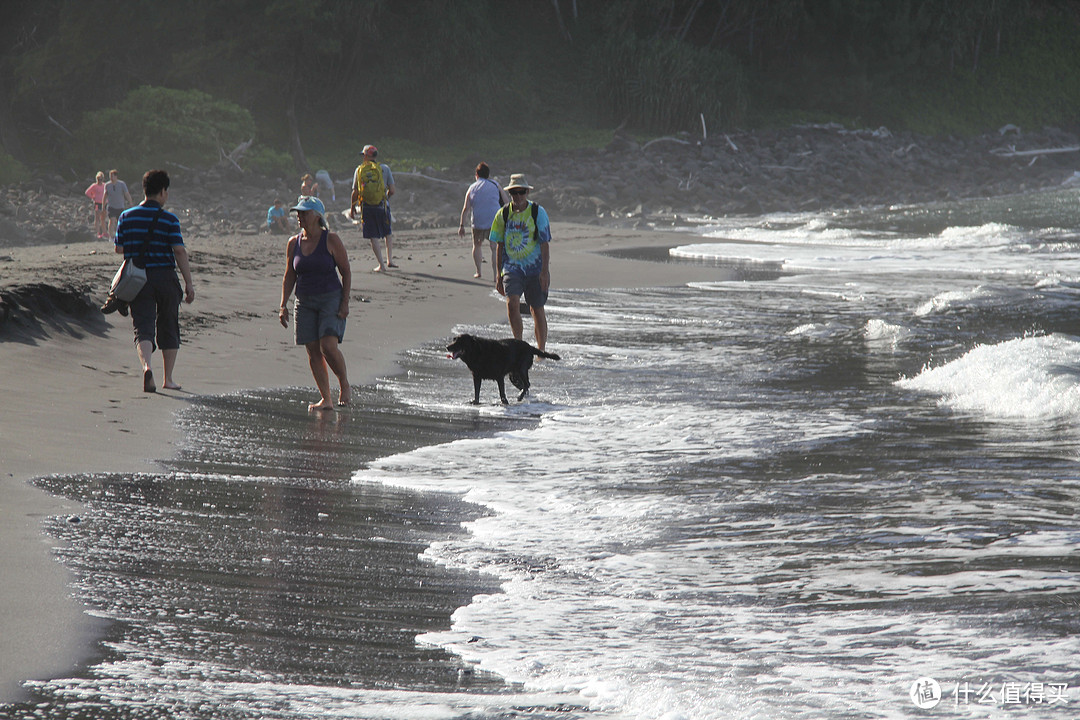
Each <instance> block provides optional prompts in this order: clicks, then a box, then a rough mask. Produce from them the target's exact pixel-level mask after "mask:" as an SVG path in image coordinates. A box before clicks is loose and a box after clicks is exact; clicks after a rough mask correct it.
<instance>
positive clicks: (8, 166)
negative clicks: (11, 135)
mask: <svg viewBox="0 0 1080 720" xmlns="http://www.w3.org/2000/svg"><path fill="white" fill-rule="evenodd" d="M29 177H30V175H29V173H28V172H27V171H26V167H25V166H24V165H23V164H22V163H21V162H19V161H18V160H16V159H15V158H13V157H11V156H10V155H8V154H7V153H6V152H4V151H3V150H0V185H10V184H12V183H17V182H22V181H23V180H28V179H29Z"/></svg>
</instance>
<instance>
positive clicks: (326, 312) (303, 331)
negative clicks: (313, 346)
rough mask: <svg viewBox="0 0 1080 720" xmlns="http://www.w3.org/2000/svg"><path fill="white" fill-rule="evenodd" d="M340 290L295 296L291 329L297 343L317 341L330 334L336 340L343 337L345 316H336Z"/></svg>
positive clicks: (303, 343) (340, 339) (304, 343)
mask: <svg viewBox="0 0 1080 720" xmlns="http://www.w3.org/2000/svg"><path fill="white" fill-rule="evenodd" d="M341 292H342V291H341V289H340V288H339V289H337V290H333V291H331V292H328V293H322V294H319V295H305V296H303V297H300V296H299V295H297V296H296V304H295V305H293V315H294V317H295V320H294V325H293V329H294V332H295V334H296V344H297V345H307V344H308V343H313V342H318V341H319V340H322V339H323V338H324V337H329V336H331V335H333V336H336V337H337V339H338V342H341V341H343V340H344V339H345V318H340V317H338V309H339V308H340V307H341Z"/></svg>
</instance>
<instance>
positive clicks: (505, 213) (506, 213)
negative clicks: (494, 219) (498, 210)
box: [502, 200, 540, 235]
mask: <svg viewBox="0 0 1080 720" xmlns="http://www.w3.org/2000/svg"><path fill="white" fill-rule="evenodd" d="M512 205H513V203H512V202H509V203H506V205H504V206H503V209H502V221H503V230H504V231H505V229H506V221H507V220H509V219H510V208H511V206H512ZM529 209H530V210H531V211H532V219H533V228H534V230H535V232H536V234H537V235H539V234H540V225H539V224H538V223H537V221H536V218H537V217H539V215H540V205H538V204H537V203H534V202H533V201H532V200H530V201H529Z"/></svg>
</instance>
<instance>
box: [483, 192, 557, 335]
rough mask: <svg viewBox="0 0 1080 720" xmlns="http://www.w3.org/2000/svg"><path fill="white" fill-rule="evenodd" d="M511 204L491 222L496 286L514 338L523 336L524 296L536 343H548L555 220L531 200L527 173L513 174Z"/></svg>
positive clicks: (500, 211) (496, 214)
mask: <svg viewBox="0 0 1080 720" xmlns="http://www.w3.org/2000/svg"><path fill="white" fill-rule="evenodd" d="M503 189H504V190H506V192H508V193H510V204H509V205H508V206H506V207H504V208H503V209H501V210H499V212H497V213H495V218H494V219H493V220H492V223H491V235H490V240H491V241H492V242H493V243H495V244H496V248H497V253H496V262H497V267H498V268H499V269H500V272H499V273H498V274H497V275H496V276H495V289H496V290H498V291H499V294H500V295H505V296H506V316H507V318H508V319H509V320H510V329H511V330H513V332H514V337H515V338H517V339H518V340H520V339H521V334H522V322H521V296H522V295H524V296H525V302H526V303H528V305H529V312H530V313H531V314H532V318H533V331H534V333H535V334H536V346H537V347H538V348H540V349H541V350H543V349H544V346H545V345H547V330H548V328H547V315H546V314H545V313H544V304H545V303H546V302H547V296H548V288H549V287H550V286H551V276H550V274H549V272H548V256H549V245H550V242H551V223H550V222H549V221H548V215H547V211H545V210H544V208H542V207H540V206H539V205H537V204H536V203H534V202H532V201H530V200H529V191H530V190H532V186H531V185H529V183H528V182H526V180H525V176H524V175H520V174H518V175H511V176H510V184H509V185H507V186H506V187H505V188H503Z"/></svg>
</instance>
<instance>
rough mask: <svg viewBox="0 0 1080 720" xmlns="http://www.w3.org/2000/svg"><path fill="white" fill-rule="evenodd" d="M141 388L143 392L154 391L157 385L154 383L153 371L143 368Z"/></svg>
mask: <svg viewBox="0 0 1080 720" xmlns="http://www.w3.org/2000/svg"><path fill="white" fill-rule="evenodd" d="M142 389H143V392H154V391H155V390H157V387H156V386H155V385H154V373H152V372H150V371H149V370H144V371H143V374H142Z"/></svg>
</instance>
